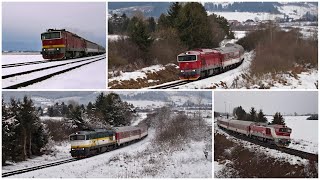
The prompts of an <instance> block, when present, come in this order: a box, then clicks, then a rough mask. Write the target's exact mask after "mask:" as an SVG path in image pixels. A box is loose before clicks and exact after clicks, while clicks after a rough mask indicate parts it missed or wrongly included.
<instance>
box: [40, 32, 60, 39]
mask: <svg viewBox="0 0 320 180" xmlns="http://www.w3.org/2000/svg"><path fill="white" fill-rule="evenodd" d="M59 38H61V34H60V32H49V33H43V34H42V35H41V39H42V40H44V39H59Z"/></svg>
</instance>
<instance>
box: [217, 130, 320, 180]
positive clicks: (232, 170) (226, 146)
mask: <svg viewBox="0 0 320 180" xmlns="http://www.w3.org/2000/svg"><path fill="white" fill-rule="evenodd" d="M214 143H215V146H214V160H215V161H218V162H219V163H221V164H226V168H225V169H224V170H222V171H221V173H218V174H215V176H217V177H229V178H231V177H241V178H254V177H255V178H256V177H259V178H282V177H285V178H306V177H312V178H317V177H318V168H317V163H315V162H310V163H309V164H308V165H306V166H302V165H291V164H290V163H288V162H285V161H281V160H279V159H275V158H273V157H268V156H266V155H265V154H262V153H257V152H251V151H249V150H248V149H246V148H243V147H242V146H240V145H238V144H236V143H234V142H233V141H231V140H228V139H227V138H226V137H225V136H224V135H221V134H218V133H215V135H214ZM227 161H231V162H232V163H226V162H227ZM225 172H228V173H225Z"/></svg>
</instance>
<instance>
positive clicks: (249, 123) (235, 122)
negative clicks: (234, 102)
mask: <svg viewBox="0 0 320 180" xmlns="http://www.w3.org/2000/svg"><path fill="white" fill-rule="evenodd" d="M229 123H233V124H241V125H245V126H250V125H251V124H254V123H255V122H252V121H243V120H233V119H232V120H229Z"/></svg>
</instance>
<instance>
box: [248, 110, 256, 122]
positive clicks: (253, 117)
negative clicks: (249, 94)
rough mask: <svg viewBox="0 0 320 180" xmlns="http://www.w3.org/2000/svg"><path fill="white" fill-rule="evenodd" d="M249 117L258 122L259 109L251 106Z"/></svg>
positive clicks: (250, 119)
mask: <svg viewBox="0 0 320 180" xmlns="http://www.w3.org/2000/svg"><path fill="white" fill-rule="evenodd" d="M248 117H249V119H248V121H254V122H257V111H256V110H255V109H254V107H252V108H251V110H250V113H249V116H248Z"/></svg>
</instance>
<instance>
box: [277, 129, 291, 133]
mask: <svg viewBox="0 0 320 180" xmlns="http://www.w3.org/2000/svg"><path fill="white" fill-rule="evenodd" d="M279 131H280V132H287V133H291V129H290V128H280V129H279Z"/></svg>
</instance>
